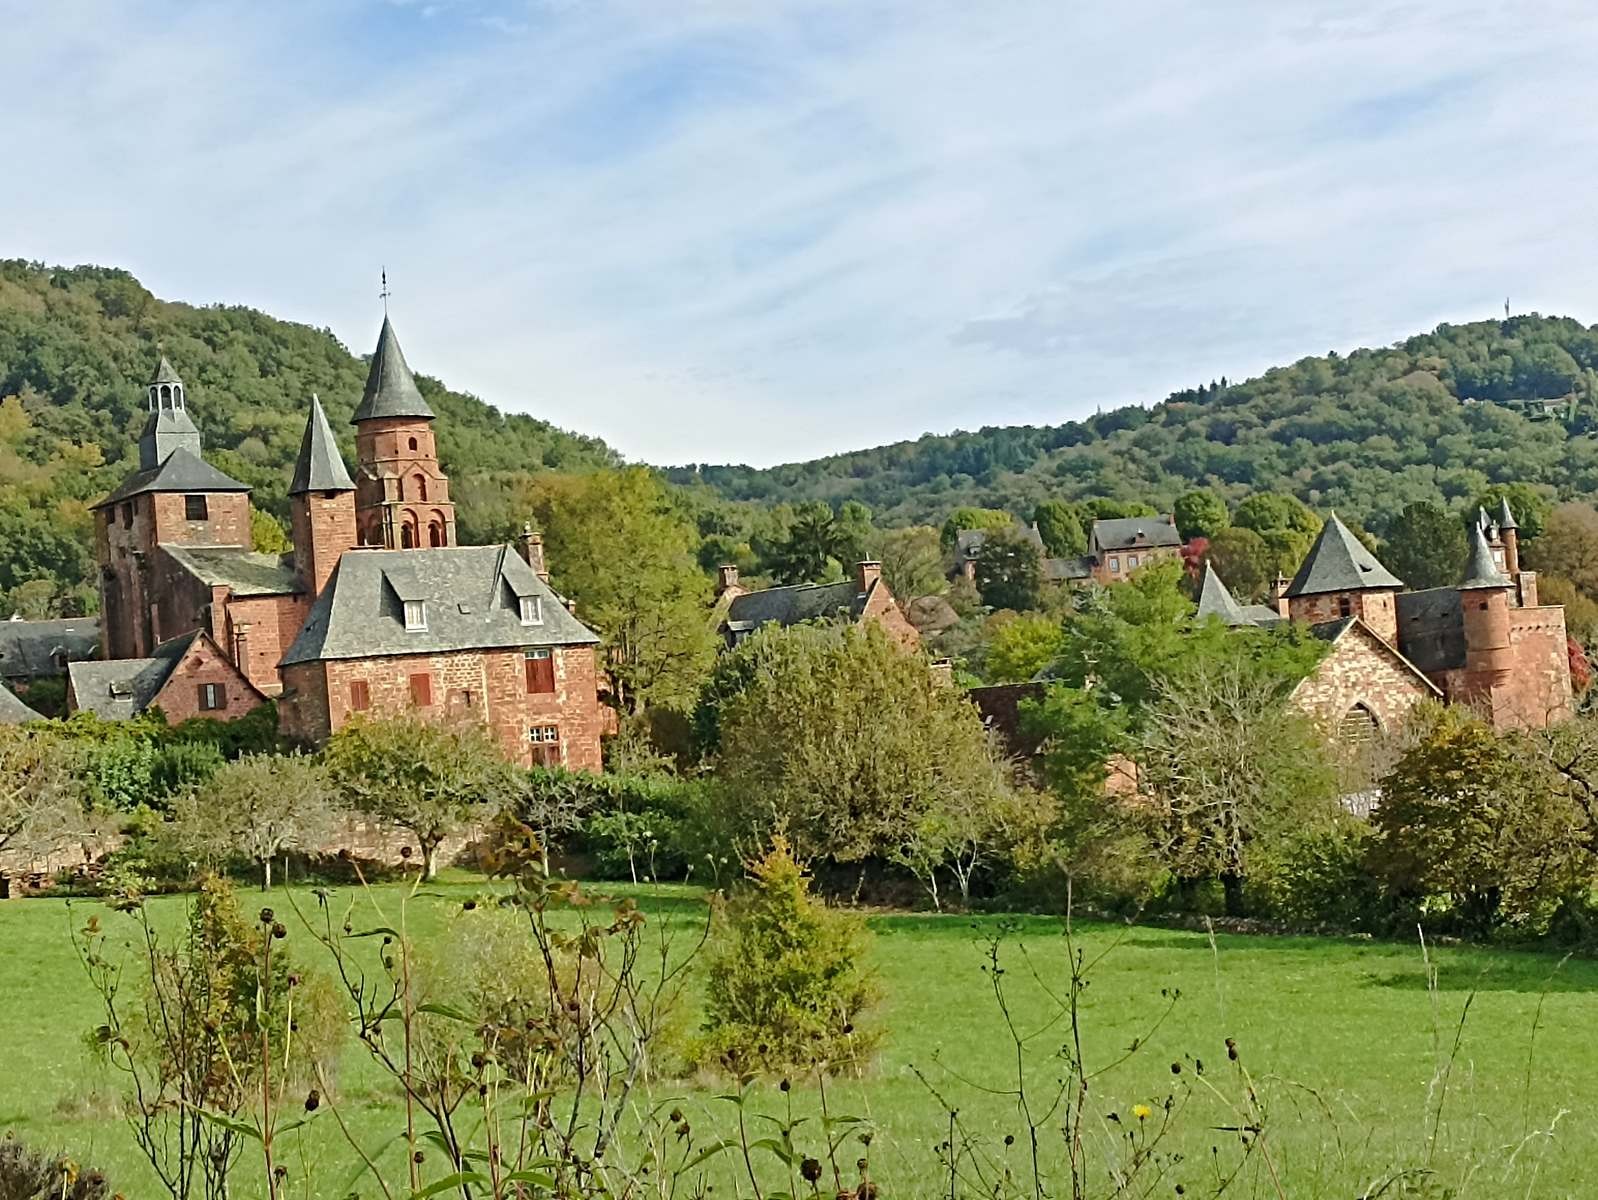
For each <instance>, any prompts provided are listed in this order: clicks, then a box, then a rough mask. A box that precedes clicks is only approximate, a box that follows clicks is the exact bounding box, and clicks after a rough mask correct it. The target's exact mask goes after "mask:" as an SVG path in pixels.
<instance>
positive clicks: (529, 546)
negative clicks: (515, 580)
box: [516, 524, 549, 583]
mask: <svg viewBox="0 0 1598 1200" xmlns="http://www.w3.org/2000/svg"><path fill="white" fill-rule="evenodd" d="M516 552H517V553H518V554H520V555H521V556H522V560H523V561H524V562H526V563H527V565H528V566H529V567H531V568H532V569H533V573H534V574H535V575H537V576H538V577H539V578H540V579H542V580H543V581H544V582H545V583H548V582H549V568H548V567H547V566H546V565H545V564H544V535H543V534H541V533H539V532H538V530H536V529H534V528H533V527H532V526H531V525H528V524H524V525H523V526H522V532H521V536H520V537H518V538H517V539H516Z"/></svg>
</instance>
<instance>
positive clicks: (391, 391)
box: [350, 316, 433, 425]
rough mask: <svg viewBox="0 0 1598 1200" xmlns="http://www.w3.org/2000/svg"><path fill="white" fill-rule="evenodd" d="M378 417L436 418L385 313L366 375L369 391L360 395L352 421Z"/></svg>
mask: <svg viewBox="0 0 1598 1200" xmlns="http://www.w3.org/2000/svg"><path fill="white" fill-rule="evenodd" d="M379 417H422V418H425V419H426V420H429V421H431V420H432V419H433V410H432V409H430V408H428V407H427V401H426V400H423V399H422V393H421V392H420V391H418V390H417V387H416V377H415V376H414V375H412V374H411V369H410V367H409V366H407V365H406V363H405V355H404V353H403V352H402V351H401V350H400V344H399V338H398V336H396V334H395V333H394V326H393V325H391V324H389V320H388V318H387V317H386V316H385V317H384V318H383V328H382V330H381V331H380V332H379V333H378V335H377V349H376V350H374V351H373V352H372V366H371V369H370V370H369V371H368V372H367V374H366V391H365V392H363V393H362V394H361V402H360V404H359V405H358V406H357V407H356V409H355V415H354V416H353V417H351V418H350V424H352V425H353V424H356V423H357V422H360V421H371V420H375V419H377V418H379Z"/></svg>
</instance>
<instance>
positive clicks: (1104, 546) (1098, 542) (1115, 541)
mask: <svg viewBox="0 0 1598 1200" xmlns="http://www.w3.org/2000/svg"><path fill="white" fill-rule="evenodd" d="M1088 542H1089V545H1090V546H1093V547H1094V548H1096V549H1099V550H1134V549H1141V548H1142V547H1144V546H1180V545H1181V544H1182V539H1181V537H1180V535H1178V534H1177V532H1176V526H1175V525H1174V524H1172V522H1171V518H1170V517H1168V516H1159V517H1107V518H1105V519H1103V520H1099V521H1094V522H1093V526H1092V529H1091V530H1090V532H1089V538H1088Z"/></svg>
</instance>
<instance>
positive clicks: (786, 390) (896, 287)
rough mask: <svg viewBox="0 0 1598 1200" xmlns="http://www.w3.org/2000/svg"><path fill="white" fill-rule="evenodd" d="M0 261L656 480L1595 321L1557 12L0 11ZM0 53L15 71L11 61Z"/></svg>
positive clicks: (1562, 14)
mask: <svg viewBox="0 0 1598 1200" xmlns="http://www.w3.org/2000/svg"><path fill="white" fill-rule="evenodd" d="M0 29H4V30H5V31H6V41H7V43H8V44H9V45H10V46H11V47H12V48H13V53H11V54H9V55H8V56H7V61H6V74H7V89H6V90H7V95H8V99H7V102H6V103H5V104H4V105H3V106H0V161H3V162H5V163H7V164H8V165H9V167H10V168H12V169H11V170H8V171H7V172H6V174H7V176H8V178H7V180H6V186H5V187H4V188H0V254H3V255H7V256H22V257H28V258H36V259H42V260H45V261H49V262H64V263H78V262H98V263H104V264H111V265H119V266H125V267H127V268H129V269H130V270H132V271H134V272H135V273H136V274H137V275H138V276H139V277H140V278H141V279H142V280H144V282H145V283H146V284H147V285H148V286H150V287H151V288H153V289H154V290H155V291H156V292H157V293H158V294H160V295H162V296H166V297H170V298H175V299H184V300H189V301H193V302H197V303H204V302H214V301H219V302H226V303H243V304H251V305H256V306H258V307H261V308H263V309H266V310H267V311H269V312H271V313H273V314H275V315H278V316H283V317H289V318H293V319H296V320H302V321H306V322H309V323H311V324H315V325H318V326H330V327H331V328H332V329H333V330H334V331H335V332H336V333H337V334H338V335H339V336H340V337H341V338H342V339H343V340H344V341H345V342H346V343H347V344H349V345H351V346H352V347H354V348H355V349H356V350H358V351H363V352H364V351H365V350H367V349H369V346H370V343H371V342H372V341H373V339H374V338H375V334H376V328H377V325H378V322H379V320H380V308H379V304H378V300H377V295H376V293H377V276H378V270H379V268H380V267H381V266H383V265H386V266H387V267H388V270H389V274H390V279H391V286H392V288H393V293H394V295H393V300H392V312H393V316H394V320H395V323H396V326H397V328H398V329H399V332H400V335H401V338H402V340H403V341H404V343H405V347H406V352H407V355H408V356H409V358H410V360H411V362H412V364H413V365H414V366H415V367H416V368H417V369H419V370H422V371H426V372H428V373H430V374H434V375H437V376H439V377H440V378H443V379H445V380H447V381H448V382H449V383H450V384H452V385H453V386H456V387H461V388H466V389H469V390H471V391H474V392H476V393H477V394H479V395H481V396H483V397H484V398H485V399H487V400H489V401H491V402H492V403H495V404H497V405H499V406H501V407H503V408H507V409H512V410H518V411H525V412H530V413H533V414H536V415H538V416H541V417H543V418H545V419H547V420H550V421H553V422H555V423H556V424H559V425H562V426H565V427H568V428H573V429H579V430H582V431H584V432H589V433H596V434H599V435H600V436H602V437H604V438H606V439H607V440H608V441H610V442H611V443H612V444H613V445H615V446H616V447H618V448H619V449H620V450H621V451H622V452H623V453H625V454H627V455H628V456H629V457H632V458H637V459H644V460H648V461H653V462H661V463H667V462H670V463H677V462H689V461H701V462H719V461H747V462H753V463H757V464H769V463H775V462H782V461H789V460H792V459H797V458H806V457H811V456H814V455H817V454H822V453H827V452H830V451H835V450H843V449H850V448H856V447H861V446H867V445H874V444H879V443H883V442H888V441H894V440H897V439H900V438H906V437H915V436H917V435H919V434H921V433H923V432H927V431H935V432H943V431H947V430H951V429H956V428H975V427H977V426H980V425H984V424H1014V423H1034V424H1036V423H1052V422H1058V421H1063V420H1068V419H1070V418H1073V417H1077V416H1081V415H1084V414H1087V413H1091V412H1093V411H1094V410H1095V409H1097V408H1101V407H1102V408H1109V407H1113V406H1115V405H1119V404H1125V403H1131V402H1145V403H1146V402H1152V401H1156V400H1159V399H1160V398H1162V397H1163V396H1164V395H1165V394H1167V393H1168V392H1169V391H1171V390H1173V389H1175V388H1178V387H1184V386H1189V385H1192V384H1196V383H1201V382H1205V381H1208V380H1210V379H1212V378H1215V377H1218V376H1220V375H1226V376H1228V377H1231V378H1241V377H1244V376H1247V375H1250V374H1253V373H1256V372H1258V371H1260V370H1263V369H1264V368H1266V367H1268V366H1270V365H1272V364H1275V363H1279V362H1285V361H1290V360H1291V359H1293V358H1296V357H1298V356H1301V355H1304V354H1316V353H1323V352H1325V351H1326V350H1329V349H1349V348H1352V347H1354V346H1358V345H1368V344H1380V343H1384V342H1389V341H1392V340H1394V339H1396V338H1399V337H1403V336H1405V335H1407V334H1410V333H1414V332H1418V331H1420V330H1423V329H1427V328H1430V327H1431V326H1433V325H1435V324H1436V323H1437V322H1439V321H1444V320H1450V321H1462V320H1470V319H1476V318H1482V317H1487V316H1491V315H1494V314H1496V313H1498V312H1500V311H1501V310H1502V304H1503V301H1504V298H1505V297H1506V296H1507V297H1508V298H1509V299H1510V302H1511V304H1512V305H1513V306H1514V308H1515V309H1516V311H1528V310H1537V311H1542V312H1556V313H1567V314H1570V315H1573V316H1576V317H1579V318H1581V319H1583V320H1586V321H1589V322H1590V321H1594V320H1598V239H1595V233H1594V231H1595V228H1598V223H1595V221H1594V212H1595V209H1598V198H1595V197H1598V122H1594V121H1593V119H1592V114H1593V112H1594V111H1595V106H1598V73H1595V72H1594V71H1593V69H1592V63H1594V62H1595V61H1598V6H1594V5H1591V4H1587V3H1568V4H1567V3H1557V2H1552V0H1527V2H1526V3H1523V4H1513V5H1511V4H1503V3H1501V2H1499V0H1493V2H1491V3H1487V2H1480V0H1436V2H1433V0H1401V2H1400V0H1394V2H1391V3H1381V2H1359V3H1355V2H1346V3H1339V2H1334V0H1328V2H1324V3H1323V2H1320V0H1287V2H1284V0H1261V2H1255V0H1205V2H1204V3H1202V4H1199V3H1192V2H1189V3H1139V2H1137V0H1129V2H1126V3H1119V4H1113V5H1112V4H1091V5H1090V4H1070V3H1062V2H1061V0H1049V2H1043V0H1037V2H1034V0H986V2H984V3H980V4H972V3H969V2H968V0H959V2H952V0H904V2H888V0H844V2H840V3H830V2H826V0H803V2H801V0H741V2H738V3H733V2H730V0H729V2H725V3H722V2H715V0H274V2H273V3H271V4H248V3H241V2H238V0H226V2H219V3H207V2H205V0H101V2H95V3H90V2H86V0H49V2H48V3H40V2H38V0H0ZM18 51H20V52H18Z"/></svg>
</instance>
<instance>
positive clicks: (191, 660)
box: [145, 633, 266, 712]
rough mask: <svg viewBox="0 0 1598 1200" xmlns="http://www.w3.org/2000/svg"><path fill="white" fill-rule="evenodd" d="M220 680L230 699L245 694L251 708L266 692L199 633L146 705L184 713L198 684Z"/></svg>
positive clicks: (190, 706)
mask: <svg viewBox="0 0 1598 1200" xmlns="http://www.w3.org/2000/svg"><path fill="white" fill-rule="evenodd" d="M205 683H220V684H222V685H223V686H224V687H225V688H226V691H227V696H228V697H229V702H230V703H232V702H233V701H234V700H235V699H236V698H238V697H241V696H248V697H249V699H250V704H251V707H254V706H255V705H257V704H263V703H265V701H266V695H265V693H263V692H262V691H261V690H260V689H258V688H257V687H256V686H255V685H254V684H253V683H251V682H250V681H249V679H248V678H247V677H246V676H245V674H244V673H243V672H242V671H240V670H239V669H238V667H237V666H235V665H234V663H233V660H232V659H230V658H228V656H227V655H225V654H223V653H222V650H221V648H220V647H219V646H218V645H217V644H216V643H215V642H214V641H212V640H211V637H210V635H209V634H206V633H201V634H199V635H198V636H197V637H195V638H193V639H192V640H191V641H190V642H189V644H188V646H187V647H186V648H184V650H183V652H182V654H181V655H180V656H179V657H178V660H177V662H175V663H174V664H173V665H172V669H171V671H170V672H169V673H168V674H167V677H166V679H165V680H164V681H163V682H162V684H161V686H160V688H158V689H157V690H156V693H155V695H154V696H152V697H150V699H149V700H148V701H147V702H146V704H145V707H150V706H155V707H158V708H161V709H163V710H164V711H167V712H187V711H188V710H190V709H191V708H193V707H194V705H195V697H196V691H197V689H198V688H199V687H200V685H201V684H205Z"/></svg>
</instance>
